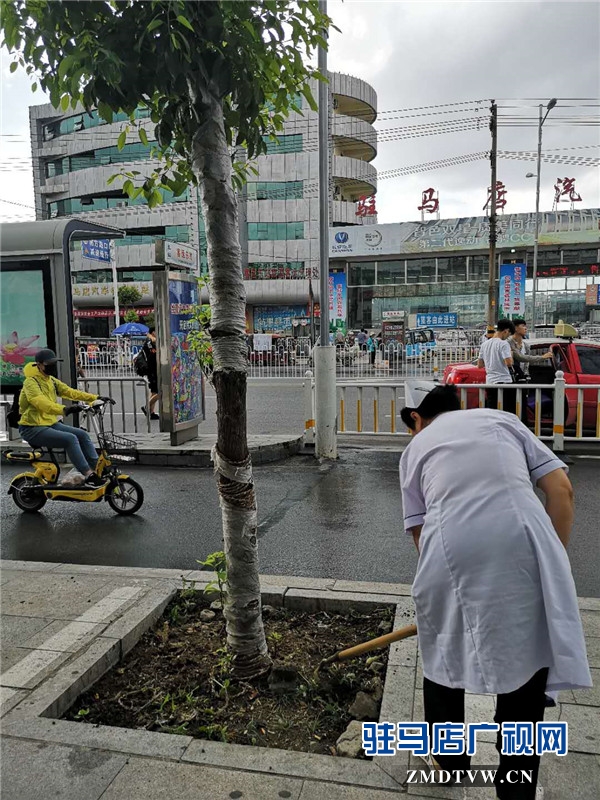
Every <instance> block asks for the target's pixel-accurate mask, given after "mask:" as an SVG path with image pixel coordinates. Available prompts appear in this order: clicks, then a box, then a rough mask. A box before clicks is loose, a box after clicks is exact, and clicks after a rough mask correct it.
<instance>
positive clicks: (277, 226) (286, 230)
mask: <svg viewBox="0 0 600 800" xmlns="http://www.w3.org/2000/svg"><path fill="white" fill-rule="evenodd" d="M248 239H249V240H250V241H281V240H285V239H304V223H303V222H249V223H248Z"/></svg>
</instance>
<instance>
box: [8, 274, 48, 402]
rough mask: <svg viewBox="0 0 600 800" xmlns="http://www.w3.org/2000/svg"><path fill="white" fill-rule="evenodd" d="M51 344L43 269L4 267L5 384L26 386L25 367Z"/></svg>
mask: <svg viewBox="0 0 600 800" xmlns="http://www.w3.org/2000/svg"><path fill="white" fill-rule="evenodd" d="M48 344H49V343H48V332H47V318H46V304H45V301H44V273H43V271H42V270H41V269H40V270H37V269H32V270H22V271H21V270H14V271H13V270H10V269H6V270H3V271H2V293H1V295H0V381H1V384H2V386H3V387H5V386H17V387H18V386H22V384H23V367H24V366H25V364H27V363H30V362H31V361H33V358H34V356H35V354H36V353H37V352H38V350H41V349H42V348H43V347H48Z"/></svg>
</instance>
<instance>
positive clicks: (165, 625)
mask: <svg viewBox="0 0 600 800" xmlns="http://www.w3.org/2000/svg"><path fill="white" fill-rule="evenodd" d="M208 605H209V601H207V599H206V598H205V597H204V596H203V594H202V593H201V592H196V591H191V590H189V589H188V590H184V591H182V592H180V593H179V594H178V596H177V597H176V598H175V599H174V600H173V601H172V602H171V604H170V605H169V606H168V607H167V609H166V610H165V613H164V614H163V616H162V618H161V619H160V620H159V621H158V623H157V624H156V625H155V627H154V628H153V629H152V630H150V631H149V632H147V633H146V634H144V636H142V638H141V639H140V641H139V642H138V644H137V645H136V646H135V647H134V648H133V650H132V651H131V652H130V653H129V654H128V655H127V656H126V657H125V659H124V660H123V661H122V662H121V663H120V664H118V665H117V666H116V667H115V668H113V669H112V670H111V671H110V672H109V673H107V674H106V675H105V676H104V677H103V678H102V679H101V680H100V681H99V682H98V683H97V684H96V685H95V686H93V687H92V689H90V690H89V691H88V692H86V693H85V694H83V695H82V696H81V697H79V698H78V700H77V701H76V703H75V705H74V706H73V707H72V708H71V709H70V710H69V711H68V712H67V713H66V714H65V718H66V719H70V720H77V721H79V722H81V723H82V724H93V725H98V724H100V725H115V726H119V727H124V728H136V729H144V730H149V731H161V732H167V733H175V734H184V735H187V736H194V737H197V738H200V739H212V740H216V741H222V742H235V743H237V744H249V745H258V746H260V747H278V748H282V749H287V750H300V751H304V752H311V753H327V754H335V749H334V745H335V742H336V740H337V739H338V737H339V736H340V734H341V733H343V731H344V730H345V728H346V727H347V725H348V723H349V722H350V721H351V719H352V717H351V715H350V714H349V712H348V707H349V706H350V705H351V704H352V703H353V701H354V698H355V696H356V693H357V692H358V691H365V692H368V693H371V694H373V695H374V697H375V698H376V699H378V698H380V696H381V690H382V688H383V679H384V677H385V666H386V664H387V656H388V651H387V649H386V650H381V651H377V652H376V653H369V654H366V655H364V656H361V657H360V658H357V659H354V660H353V661H350V662H347V663H344V664H332V665H330V666H329V667H326V668H325V669H323V670H322V671H321V672H320V673H318V675H317V676H315V674H314V672H315V669H316V667H317V665H318V664H319V663H320V661H321V660H322V659H323V658H325V657H327V656H330V655H332V654H333V653H335V652H336V651H338V650H342V649H344V648H346V647H351V646H352V645H354V644H359V643H360V642H363V641H366V640H368V639H372V638H375V637H376V636H379V635H380V634H381V631H379V630H378V626H379V624H380V623H381V622H382V621H383V620H385V621H386V622H391V621H392V620H393V610H392V609H391V608H389V607H383V608H378V609H376V610H374V611H370V612H363V613H361V612H357V611H349V612H348V613H346V614H330V613H327V612H318V613H302V612H295V611H288V610H284V609H274V610H271V612H270V613H269V614H268V615H267V614H265V631H266V636H267V642H268V645H269V652H270V653H271V656H272V657H273V659H274V660H276V661H278V662H283V663H284V664H290V665H293V666H294V667H295V668H296V669H297V670H298V672H299V674H300V681H299V685H298V688H297V690H296V691H295V692H294V693H292V694H284V695H276V694H274V693H273V692H271V690H270V689H269V686H268V682H267V679H266V678H263V679H261V680H259V681H257V682H255V683H238V682H235V681H233V680H232V678H231V675H230V656H229V653H228V651H227V649H226V647H225V622H224V619H223V616H222V614H221V613H220V612H217V616H216V617H215V619H214V620H212V621H210V622H203V621H201V620H200V618H199V614H200V611H202V609H204V608H207V607H208Z"/></svg>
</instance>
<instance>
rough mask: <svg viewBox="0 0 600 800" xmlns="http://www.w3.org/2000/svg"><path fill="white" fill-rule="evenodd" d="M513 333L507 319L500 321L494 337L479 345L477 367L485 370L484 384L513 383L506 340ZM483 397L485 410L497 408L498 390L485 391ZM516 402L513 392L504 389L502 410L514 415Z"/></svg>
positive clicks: (509, 350)
mask: <svg viewBox="0 0 600 800" xmlns="http://www.w3.org/2000/svg"><path fill="white" fill-rule="evenodd" d="M514 332H515V327H514V325H513V323H512V322H511V321H510V320H509V319H501V320H500V322H499V323H498V326H497V330H496V332H495V333H494V335H493V336H492V337H490V338H489V339H487V340H486V341H485V342H484V343H483V344H482V345H481V349H480V351H479V359H478V361H477V366H478V367H479V368H480V369H482V368H484V369H485V382H486V383H498V384H506V383H513V376H512V372H511V370H512V366H513V358H512V353H511V349H510V344H509V343H508V341H507V339H508V337H509V336H510V335H511V334H513V333H514ZM485 395H486V398H485V405H486V408H498V390H497V389H486V392H485ZM516 400H517V399H516V394H515V392H514V391H513V390H510V389H505V390H504V392H503V395H502V410H503V411H510V412H512V413H513V414H514V413H515V410H516Z"/></svg>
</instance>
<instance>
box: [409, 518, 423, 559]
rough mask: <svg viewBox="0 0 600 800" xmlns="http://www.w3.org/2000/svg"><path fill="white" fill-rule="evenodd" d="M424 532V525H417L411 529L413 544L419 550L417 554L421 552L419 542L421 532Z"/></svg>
mask: <svg viewBox="0 0 600 800" xmlns="http://www.w3.org/2000/svg"><path fill="white" fill-rule="evenodd" d="M422 530H423V526H422V525H415V527H414V528H411V529H410V532H411V533H412V537H413V542H414V543H415V547H416V548H417V553H420V552H421V551H420V549H419V540H420V538H421V531H422Z"/></svg>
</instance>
